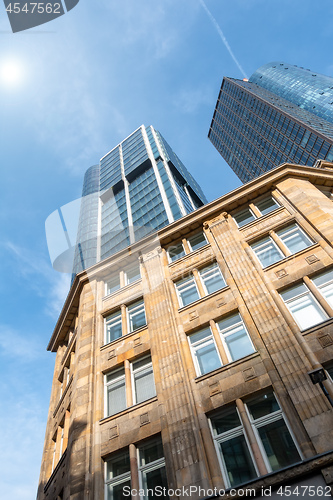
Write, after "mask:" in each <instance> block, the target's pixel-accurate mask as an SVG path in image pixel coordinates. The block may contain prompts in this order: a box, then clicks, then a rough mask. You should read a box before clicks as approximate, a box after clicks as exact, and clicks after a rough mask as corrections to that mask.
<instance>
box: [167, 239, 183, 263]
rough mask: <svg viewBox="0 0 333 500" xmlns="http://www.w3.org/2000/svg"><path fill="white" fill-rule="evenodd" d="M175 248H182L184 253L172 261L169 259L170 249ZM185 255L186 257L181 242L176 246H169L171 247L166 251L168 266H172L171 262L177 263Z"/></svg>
mask: <svg viewBox="0 0 333 500" xmlns="http://www.w3.org/2000/svg"><path fill="white" fill-rule="evenodd" d="M175 247H182V249H183V252H184V255H182V256H181V257H177V258H176V259H173V260H172V257H171V255H170V248H175ZM185 255H186V252H185V248H184V245H183V243H182V242H180V243H177V244H176V245H171V246H170V247H169V248H168V250H167V256H168V261H169V264H172V263H173V262H177V260H180V259H182V258H183V257H185Z"/></svg>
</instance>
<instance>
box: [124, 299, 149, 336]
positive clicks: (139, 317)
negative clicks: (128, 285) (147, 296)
mask: <svg viewBox="0 0 333 500" xmlns="http://www.w3.org/2000/svg"><path fill="white" fill-rule="evenodd" d="M127 313H128V325H129V328H128V331H129V332H134V330H137V329H138V328H141V327H142V326H144V325H146V323H147V321H146V313H145V305H144V303H143V300H141V301H139V302H135V303H134V304H132V305H131V306H129V307H128V308H127Z"/></svg>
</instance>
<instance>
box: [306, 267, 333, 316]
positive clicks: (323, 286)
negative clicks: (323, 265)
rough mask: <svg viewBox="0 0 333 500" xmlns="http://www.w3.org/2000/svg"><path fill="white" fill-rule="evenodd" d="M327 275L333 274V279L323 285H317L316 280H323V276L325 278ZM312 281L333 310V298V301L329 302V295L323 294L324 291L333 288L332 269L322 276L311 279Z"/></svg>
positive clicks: (321, 274)
mask: <svg viewBox="0 0 333 500" xmlns="http://www.w3.org/2000/svg"><path fill="white" fill-rule="evenodd" d="M325 274H328V275H329V274H332V279H328V280H327V281H325V282H324V283H321V284H320V285H317V284H316V279H318V278H321V277H323V276H325ZM311 281H312V283H313V284H314V286H315V287H316V288H317V290H318V291H319V293H320V294H321V295H322V297H323V298H324V299H325V300H326V302H327V304H328V305H329V306H330V307H332V308H333V298H332V300H331V301H329V300H328V299H327V295H324V293H323V291H322V290H323V289H325V288H328V287H330V286H333V271H332V269H330V270H329V271H325V272H322V273H320V274H317V276H314V277H313V278H311Z"/></svg>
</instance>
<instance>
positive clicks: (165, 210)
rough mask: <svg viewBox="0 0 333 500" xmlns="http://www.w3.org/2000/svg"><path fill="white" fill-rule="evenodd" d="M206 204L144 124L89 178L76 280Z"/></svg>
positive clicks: (85, 187) (184, 171)
mask: <svg viewBox="0 0 333 500" xmlns="http://www.w3.org/2000/svg"><path fill="white" fill-rule="evenodd" d="M206 202H207V200H206V198H205V196H204V194H203V192H202V190H201V188H200V186H199V185H198V183H197V182H196V181H195V179H194V178H193V177H192V176H191V174H190V173H189V172H188V171H187V169H186V168H185V166H184V165H183V163H182V162H181V161H180V159H179V158H178V156H177V155H176V154H175V153H174V152H173V150H172V149H171V147H170V146H169V144H168V143H167V142H166V141H165V139H164V138H163V137H162V135H161V134H160V133H159V132H158V131H157V130H155V129H154V128H153V127H152V126H149V127H145V126H144V125H142V126H141V127H139V128H138V129H137V130H136V131H135V132H133V133H132V134H131V135H130V136H129V137H127V138H126V139H125V140H123V141H122V142H121V143H120V144H118V145H117V146H116V147H115V148H113V149H112V150H111V151H110V152H109V153H107V154H106V155H105V156H103V158H102V159H101V160H100V163H99V165H97V166H94V167H91V168H90V169H88V170H87V172H86V174H85V179H84V184H83V191H82V201H81V209H80V217H79V227H78V233H77V241H76V247H75V252H74V264H73V275H75V274H77V273H78V272H80V271H82V270H84V269H86V268H87V267H89V266H91V265H93V264H95V263H96V262H99V261H100V260H103V259H105V258H106V257H109V256H110V255H113V254H114V253H116V252H117V251H119V250H121V249H123V248H125V247H127V246H128V245H131V244H132V243H134V242H135V241H138V240H139V239H141V238H143V237H145V236H147V235H148V234H151V233H153V232H155V231H157V230H158V229H160V228H162V227H164V226H166V225H167V224H170V223H171V222H173V221H175V220H177V219H179V218H181V217H183V216H185V215H186V214H188V213H190V212H192V211H193V210H196V209H197V208H199V207H200V206H202V205H204V204H205V203H206Z"/></svg>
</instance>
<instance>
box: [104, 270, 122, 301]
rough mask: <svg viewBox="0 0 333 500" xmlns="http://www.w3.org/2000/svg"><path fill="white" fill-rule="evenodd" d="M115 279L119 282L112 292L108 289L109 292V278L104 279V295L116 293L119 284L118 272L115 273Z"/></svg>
mask: <svg viewBox="0 0 333 500" xmlns="http://www.w3.org/2000/svg"><path fill="white" fill-rule="evenodd" d="M114 277H115V279H117V282H119V287H118V288H116V289H115V290H112V292H111V291H110V292H109V283H110V278H109V280H106V281H105V292H104V293H105V297H107V296H108V295H112V294H113V293H116V292H118V290H120V288H121V286H120V276H119V273H117V274H115V276H114Z"/></svg>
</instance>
